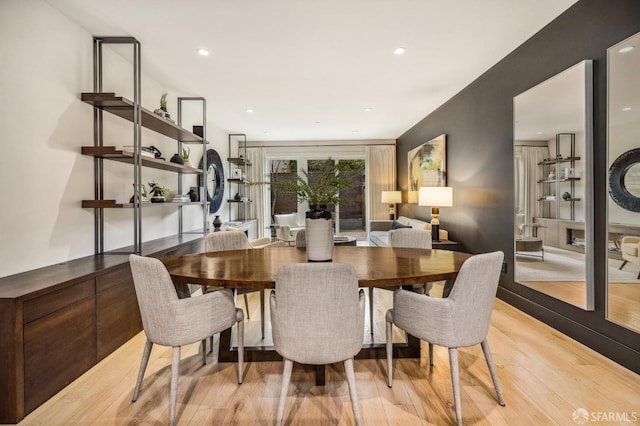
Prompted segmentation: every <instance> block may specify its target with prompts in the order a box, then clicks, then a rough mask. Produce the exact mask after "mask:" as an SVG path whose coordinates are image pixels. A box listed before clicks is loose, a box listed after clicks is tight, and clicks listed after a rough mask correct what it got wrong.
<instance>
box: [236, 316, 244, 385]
mask: <svg viewBox="0 0 640 426" xmlns="http://www.w3.org/2000/svg"><path fill="white" fill-rule="evenodd" d="M236 318H237V320H238V324H237V325H238V384H242V380H243V373H244V315H243V314H242V310H240V311H238V312H236Z"/></svg>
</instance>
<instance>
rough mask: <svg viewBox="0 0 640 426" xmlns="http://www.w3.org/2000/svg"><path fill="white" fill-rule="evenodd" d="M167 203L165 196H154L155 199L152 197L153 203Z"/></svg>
mask: <svg viewBox="0 0 640 426" xmlns="http://www.w3.org/2000/svg"><path fill="white" fill-rule="evenodd" d="M165 201H166V198H164V195H154V196H153V197H151V202H152V203H164V202H165Z"/></svg>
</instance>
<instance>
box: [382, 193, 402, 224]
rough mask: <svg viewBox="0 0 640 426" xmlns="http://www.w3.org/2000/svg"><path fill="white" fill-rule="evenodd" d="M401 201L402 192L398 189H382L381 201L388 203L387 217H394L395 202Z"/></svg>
mask: <svg viewBox="0 0 640 426" xmlns="http://www.w3.org/2000/svg"><path fill="white" fill-rule="evenodd" d="M401 202H402V193H401V192H400V191H382V203H387V204H389V219H391V220H394V219H395V216H396V204H398V203H401Z"/></svg>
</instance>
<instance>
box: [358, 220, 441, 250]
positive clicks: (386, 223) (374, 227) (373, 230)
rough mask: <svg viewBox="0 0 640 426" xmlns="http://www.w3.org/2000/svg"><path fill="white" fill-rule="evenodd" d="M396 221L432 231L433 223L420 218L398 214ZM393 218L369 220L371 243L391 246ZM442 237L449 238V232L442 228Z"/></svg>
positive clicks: (372, 244)
mask: <svg viewBox="0 0 640 426" xmlns="http://www.w3.org/2000/svg"><path fill="white" fill-rule="evenodd" d="M395 221H396V222H398V223H400V224H402V225H405V226H410V227H411V228H412V229H426V230H428V231H431V224H430V223H428V222H425V221H422V220H419V219H411V218H408V217H406V216H398V219H396V220H395ZM393 222H394V221H393V220H370V221H369V245H371V246H380V247H389V231H390V230H391V227H392V225H393ZM440 239H441V240H448V239H449V233H448V232H447V231H445V230H444V229H440Z"/></svg>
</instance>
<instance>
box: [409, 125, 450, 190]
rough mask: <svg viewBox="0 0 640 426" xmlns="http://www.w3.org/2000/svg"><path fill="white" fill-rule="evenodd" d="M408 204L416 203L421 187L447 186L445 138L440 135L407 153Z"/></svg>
mask: <svg viewBox="0 0 640 426" xmlns="http://www.w3.org/2000/svg"><path fill="white" fill-rule="evenodd" d="M408 155H409V161H408V163H407V164H408V167H409V173H408V174H407V176H408V178H409V185H408V188H409V193H408V201H409V202H410V203H417V202H418V192H419V191H420V187H421V186H447V136H446V135H440V136H438V137H436V138H433V139H431V140H430V141H428V142H425V143H423V144H422V145H420V146H418V147H417V148H414V149H412V150H411V151H409V154H408Z"/></svg>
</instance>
